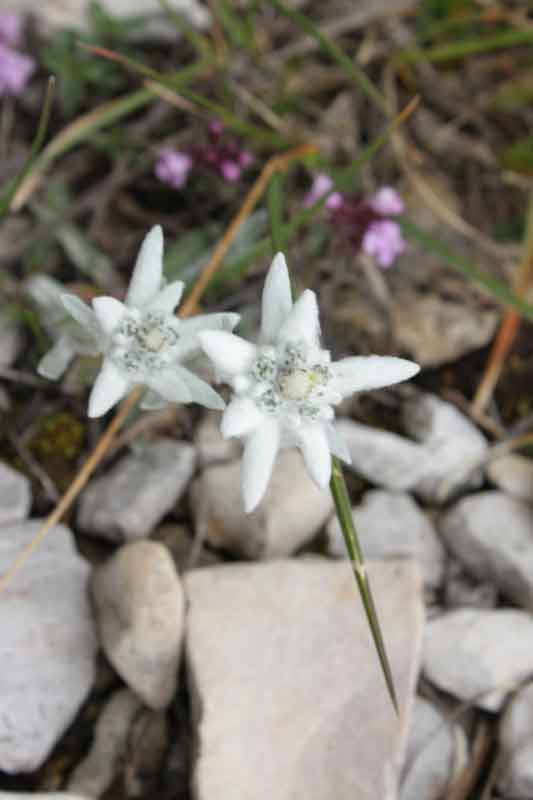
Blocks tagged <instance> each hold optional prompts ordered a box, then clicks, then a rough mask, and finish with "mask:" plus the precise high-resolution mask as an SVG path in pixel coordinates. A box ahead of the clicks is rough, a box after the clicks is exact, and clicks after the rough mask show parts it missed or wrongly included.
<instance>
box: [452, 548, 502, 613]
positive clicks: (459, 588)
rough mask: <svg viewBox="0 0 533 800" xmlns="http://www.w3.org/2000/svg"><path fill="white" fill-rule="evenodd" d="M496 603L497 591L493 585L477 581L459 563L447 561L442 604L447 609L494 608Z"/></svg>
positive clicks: (488, 582) (453, 560)
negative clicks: (464, 607) (462, 607)
mask: <svg viewBox="0 0 533 800" xmlns="http://www.w3.org/2000/svg"><path fill="white" fill-rule="evenodd" d="M497 601H498V589H497V587H496V586H495V584H494V583H491V582H490V581H485V580H477V578H474V577H473V576H472V575H471V574H470V573H469V572H467V571H466V570H465V569H464V567H463V565H462V564H461V562H460V561H456V560H455V559H453V558H450V559H448V563H447V565H446V574H445V578H444V604H445V606H446V607H447V608H458V607H460V606H474V608H494V607H495V606H496V605H497Z"/></svg>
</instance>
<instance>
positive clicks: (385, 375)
mask: <svg viewBox="0 0 533 800" xmlns="http://www.w3.org/2000/svg"><path fill="white" fill-rule="evenodd" d="M200 341H201V344H202V347H203V348H204V350H205V352H206V353H207V355H208V356H209V357H210V358H211V360H212V361H213V363H214V365H215V368H216V370H217V374H218V377H219V378H220V379H221V380H223V381H225V382H227V383H229V384H230V385H231V386H232V387H233V389H234V392H235V394H234V397H233V398H232V400H231V402H230V404H229V405H228V407H227V409H226V411H225V412H224V416H223V418H222V425H221V430H222V434H223V436H225V437H230V436H239V437H241V438H243V439H245V448H244V456H243V469H242V489H243V496H244V505H245V509H246V511H247V512H249V511H252V510H253V509H254V508H255V507H256V506H257V504H258V503H259V502H260V500H261V498H262V497H263V495H264V493H265V490H266V487H267V485H268V481H269V479H270V475H271V473H272V468H273V465H274V461H275V459H276V454H277V452H278V450H279V448H280V447H293V446H296V447H298V448H299V449H300V451H301V453H302V455H303V458H304V461H305V464H306V466H307V469H308V470H309V473H310V474H311V477H312V478H313V480H314V481H315V482H316V483H317V484H318V485H319V486H321V487H326V486H327V485H328V483H329V480H330V477H331V455H332V454H333V455H336V456H338V457H339V458H341V459H342V460H344V461H347V462H348V463H349V461H350V456H349V453H348V451H347V449H346V446H345V445H344V443H343V441H342V439H341V437H340V436H339V435H338V433H337V431H336V430H335V427H334V423H333V420H334V411H333V406H334V405H336V404H337V403H340V401H341V400H342V399H343V398H344V397H347V396H349V395H351V394H352V393H353V392H358V391H363V390H367V389H377V388H380V387H383V386H389V385H391V384H394V383H398V382H399V381H404V380H407V379H408V378H411V377H412V376H413V375H416V373H417V372H418V371H419V367H418V365H417V364H414V363H413V362H412V361H406V360H405V359H402V358H389V357H382V356H355V357H351V358H343V359H341V360H340V361H337V362H332V361H331V356H330V353H329V352H328V351H327V350H323V349H322V348H321V347H320V323H319V316H318V305H317V299H316V295H315V293H314V292H312V291H310V290H307V291H305V292H304V293H303V294H302V295H301V296H300V297H299V298H298V300H297V301H296V302H295V303H293V301H292V294H291V287H290V281H289V273H288V270H287V265H286V263H285V257H284V256H283V254H282V253H278V254H277V255H276V257H275V258H274V260H273V262H272V266H271V267H270V270H269V272H268V275H267V277H266V281H265V286H264V289H263V299H262V320H261V334H260V339H259V343H258V344H257V345H256V344H252V343H250V342H248V341H245V340H244V339H241V338H240V337H239V336H235V335H234V334H233V333H228V332H223V331H206V332H204V333H201V334H200Z"/></svg>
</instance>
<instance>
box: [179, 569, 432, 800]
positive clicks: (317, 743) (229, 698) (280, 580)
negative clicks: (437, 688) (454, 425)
mask: <svg viewBox="0 0 533 800" xmlns="http://www.w3.org/2000/svg"><path fill="white" fill-rule="evenodd" d="M369 572H370V578H371V582H372V586H373V590H374V595H375V599H376V605H377V607H378V613H379V616H380V619H381V623H382V626H383V632H384V637H385V641H386V646H387V650H388V653H389V658H390V661H391V664H392V670H393V673H394V679H395V684H396V689H397V692H398V697H399V703H400V708H401V715H400V720H399V721H398V718H397V717H396V716H395V713H394V711H393V708H392V705H391V702H390V699H389V697H388V694H387V691H386V688H385V684H384V681H383V677H382V674H381V670H380V667H379V664H378V660H377V656H376V653H375V650H374V647H373V644H372V641H371V637H370V633H369V631H368V627H367V623H366V620H365V617H364V614H363V611H362V607H361V601H360V599H359V596H358V593H357V590H356V588H355V584H354V579H353V575H352V572H351V569H350V566H349V564H348V562H346V561H345V562H342V563H332V562H329V561H324V560H323V559H303V560H298V561H277V562H269V563H267V564H255V565H246V564H236V565H231V566H222V567H210V568H207V569H202V570H195V571H192V572H190V573H188V574H187V575H186V577H185V588H186V595H187V598H188V602H189V612H188V617H187V630H186V653H187V663H188V675H189V684H190V690H191V692H192V697H193V715H194V724H195V728H196V735H197V737H198V752H199V756H198V760H197V763H196V767H195V775H194V796H195V798H196V799H197V800H227V798H228V796H229V795H228V791H230V794H231V797H235V798H253V800H272V798H276V800H331V799H332V798H335V800H353V798H357V800H377V798H380V799H381V798H389V797H391V798H393V797H394V796H395V795H394V793H395V790H396V784H397V778H398V772H399V769H400V766H401V763H402V760H403V755H404V750H405V744H406V736H407V727H408V718H409V714H410V710H411V706H412V702H413V693H414V687H415V682H416V677H417V672H418V664H419V657H420V645H421V635H422V625H423V606H422V599H421V580H420V576H419V573H418V570H417V568H416V565H414V564H413V563H412V562H372V563H370V565H369ZM228 787H231V788H230V790H229V789H228Z"/></svg>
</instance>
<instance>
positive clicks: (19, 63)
mask: <svg viewBox="0 0 533 800" xmlns="http://www.w3.org/2000/svg"><path fill="white" fill-rule="evenodd" d="M21 34H22V21H21V18H20V15H19V14H17V13H16V11H1V12H0V96H1V95H14V96H17V97H18V96H19V95H20V94H22V92H23V91H24V89H25V88H26V86H27V83H28V81H29V79H30V78H31V76H32V74H33V72H34V71H35V67H36V64H35V61H34V60H33V58H30V57H29V56H25V55H23V54H22V53H19V52H18V50H16V49H15V48H17V47H18V46H19V45H20V40H21Z"/></svg>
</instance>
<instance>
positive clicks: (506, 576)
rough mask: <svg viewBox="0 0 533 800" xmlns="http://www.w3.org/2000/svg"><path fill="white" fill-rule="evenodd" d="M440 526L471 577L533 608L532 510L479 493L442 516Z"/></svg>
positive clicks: (493, 494)
mask: <svg viewBox="0 0 533 800" xmlns="http://www.w3.org/2000/svg"><path fill="white" fill-rule="evenodd" d="M439 528H440V531H441V534H442V536H443V538H444V539H445V541H446V543H447V545H448V547H449V548H450V550H452V552H453V553H454V554H455V556H456V557H457V558H458V559H460V561H462V563H463V564H464V565H465V566H466V567H467V569H468V570H469V571H470V572H471V573H472V574H473V575H475V576H476V577H478V578H479V579H481V580H483V579H485V580H490V581H492V582H493V583H494V584H496V586H497V587H498V588H499V590H500V591H501V592H503V593H504V594H506V595H507V597H509V598H510V599H511V600H514V602H515V603H517V604H518V605H521V606H523V607H524V608H528V609H530V610H533V506H531V505H528V504H527V503H524V502H523V501H522V500H518V499H517V498H515V497H511V496H509V495H507V494H504V493H503V492H497V491H489V492H478V493H477V494H473V495H471V496H470V497H465V498H464V499H463V500H460V501H459V502H458V503H457V504H456V505H455V506H453V507H452V508H451V510H450V511H448V512H447V513H446V514H444V515H443V517H442V518H441V520H440V522H439Z"/></svg>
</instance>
